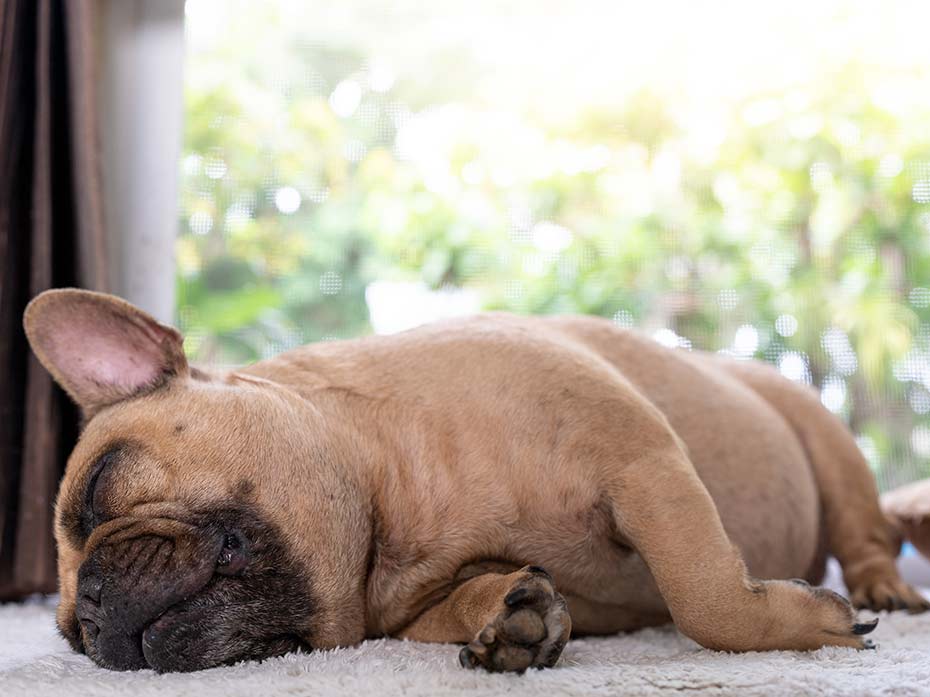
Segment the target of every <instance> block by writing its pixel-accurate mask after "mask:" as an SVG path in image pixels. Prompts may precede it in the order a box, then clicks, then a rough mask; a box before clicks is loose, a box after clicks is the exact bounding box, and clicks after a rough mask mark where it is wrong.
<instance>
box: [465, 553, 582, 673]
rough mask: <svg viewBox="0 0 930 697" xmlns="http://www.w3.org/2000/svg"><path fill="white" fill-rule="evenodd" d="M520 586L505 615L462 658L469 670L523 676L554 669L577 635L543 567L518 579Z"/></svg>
mask: <svg viewBox="0 0 930 697" xmlns="http://www.w3.org/2000/svg"><path fill="white" fill-rule="evenodd" d="M512 575H513V577H514V584H513V586H512V587H511V588H510V590H509V591H508V592H507V595H506V596H504V601H503V603H502V605H501V609H500V613H499V614H498V615H497V617H495V618H494V619H493V620H492V621H491V622H489V623H488V624H487V625H486V626H485V627H484V628H483V629H482V630H481V631H480V632H478V635H477V636H476V637H475V638H474V640H473V641H471V642H470V643H469V644H468V645H467V646H465V647H464V648H463V649H462V650H461V652H460V653H459V662H460V663H461V664H462V666H463V667H465V668H477V667H479V666H480V667H482V668H485V669H486V670H489V671H493V672H501V671H516V672H523V671H524V670H526V669H527V668H530V667H535V668H550V667H552V666H553V665H555V662H556V661H557V660H558V659H559V656H560V655H561V654H562V649H563V648H565V643H566V642H567V641H568V637H569V634H571V630H572V622H571V617H570V616H569V614H568V608H567V607H566V604H565V599H564V598H563V597H562V596H561V595H559V594H558V593H557V592H556V591H555V588H554V587H553V585H552V578H551V577H550V576H549V574H548V573H546V571H545V570H544V569H542V568H540V567H538V566H525V567H523V568H522V569H520V570H519V571H517V572H515V573H514V574H512Z"/></svg>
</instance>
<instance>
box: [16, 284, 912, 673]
mask: <svg viewBox="0 0 930 697" xmlns="http://www.w3.org/2000/svg"><path fill="white" fill-rule="evenodd" d="M24 324H25V329H26V332H27V335H28V337H29V341H30V343H31V346H32V348H33V350H34V352H35V354H36V356H37V357H38V359H39V360H40V361H41V363H42V364H43V365H44V366H45V367H46V368H47V369H48V370H49V371H50V372H51V374H52V375H53V376H54V378H55V380H56V381H57V382H58V383H59V384H60V385H61V386H62V387H63V388H64V389H65V390H66V391H67V393H68V394H69V395H70V396H71V397H72V398H73V399H74V401H75V402H76V403H77V404H78V405H79V406H80V407H81V409H82V411H83V414H84V417H85V425H84V427H83V430H82V433H81V436H80V440H79V442H78V443H77V445H76V447H75V448H74V451H73V453H72V454H71V456H70V459H69V461H68V464H67V469H66V472H65V476H64V479H63V481H62V484H61V489H60V492H59V494H58V498H57V502H56V509H55V514H56V523H55V536H56V540H57V543H58V555H59V559H58V566H59V577H60V581H59V583H60V604H59V607H58V610H57V623H58V627H59V629H60V631H61V633H62V634H63V635H64V636H65V637H66V638H67V640H68V641H69V642H70V644H71V645H72V646H73V647H74V649H75V650H77V651H84V652H86V654H87V655H88V656H89V657H90V658H91V659H93V660H94V661H95V662H96V663H98V664H99V665H101V666H103V667H106V668H112V669H117V670H131V669H140V668H149V667H150V668H153V669H155V670H156V671H190V670H197V669H202V668H208V667H211V666H216V665H220V664H227V663H231V662H235V661H240V660H244V659H261V658H265V657H269V656H274V655H278V654H282V653H285V652H288V651H292V650H298V649H325V648H329V647H336V646H346V645H352V644H356V643H358V642H360V641H362V640H363V639H365V638H366V637H380V636H393V637H406V638H408V639H412V640H417V641H428V642H449V643H457V644H463V645H464V646H463V647H462V648H461V649H460V650H459V653H458V657H459V660H460V662H461V664H462V665H463V666H464V667H466V668H473V667H483V668H485V669H488V670H492V671H523V670H525V669H527V668H529V667H532V666H535V667H545V666H552V665H554V664H555V663H556V661H557V660H558V658H559V655H560V653H561V652H562V649H563V647H564V646H565V643H566V641H567V640H568V639H569V636H570V635H576V636H577V635H591V634H610V633H615V632H622V631H627V630H633V629H636V628H640V627H645V626H651V625H658V624H662V623H666V622H670V621H671V622H674V623H675V625H677V627H678V629H679V630H680V631H681V632H683V633H684V634H685V635H687V636H689V637H691V638H692V639H694V640H695V641H696V642H698V643H699V644H700V645H702V646H704V647H707V648H710V649H716V650H724V651H758V650H772V649H788V650H802V651H803V650H812V649H817V648H819V647H822V646H842V647H850V648H853V649H862V648H869V647H870V646H872V644H871V642H869V641H868V640H867V639H865V638H864V636H863V635H865V634H867V633H868V632H870V631H871V630H872V629H873V628H874V626H875V621H872V622H859V621H858V620H857V615H856V611H855V609H854V608H870V609H872V610H882V609H887V610H892V609H899V608H906V609H908V610H911V611H921V610H926V609H927V608H928V603H927V601H926V600H925V599H924V598H923V597H922V596H921V595H920V594H919V593H917V592H916V591H915V590H914V589H912V588H911V587H909V586H908V585H907V584H905V583H904V582H902V580H901V578H900V577H899V576H898V572H897V570H896V567H895V556H896V554H897V552H898V550H897V548H896V545H897V543H898V539H897V538H896V536H895V535H894V533H893V530H892V527H891V525H890V524H889V522H888V521H887V520H886V518H885V517H884V516H883V514H882V512H881V510H880V508H879V499H878V492H877V489H876V485H875V482H874V480H873V478H872V475H871V473H870V471H869V468H868V466H867V464H866V462H865V460H864V459H863V457H862V455H861V454H860V452H859V450H858V449H857V447H856V444H855V441H854V440H853V438H852V436H851V435H850V433H849V432H848V431H847V430H846V428H845V427H844V426H843V425H842V423H841V422H840V421H839V420H838V419H837V418H836V417H834V416H833V415H832V414H831V413H830V412H829V411H827V410H826V409H825V408H823V407H822V406H821V404H820V402H819V400H818V397H817V395H816V393H814V392H813V391H811V390H809V389H808V388H805V387H803V386H799V385H797V384H794V383H792V382H790V381H788V380H786V379H784V378H782V377H781V376H780V375H779V374H778V373H777V372H776V371H775V370H773V369H772V368H770V367H768V366H765V365H763V364H760V363H755V362H752V361H736V360H730V359H727V358H724V357H721V356H718V355H715V354H709V353H702V352H700V351H685V350H681V349H674V350H673V349H668V348H665V347H663V346H661V345H659V344H657V343H656V342H654V341H652V340H651V339H649V338H647V337H645V336H642V335H640V334H638V333H636V332H633V331H626V330H622V329H620V328H618V327H616V326H615V325H614V324H613V323H611V322H609V321H606V320H602V319H595V318H587V317H538V318H534V317H518V316H512V315H507V314H485V315H478V316H475V317H471V318H467V319H455V320H448V321H442V322H437V323H435V324H431V325H428V326H425V327H421V328H418V329H414V330H411V331H407V332H403V333H400V334H395V335H392V336H373V337H369V338H364V339H359V340H351V341H334V342H325V343H319V344H313V345H309V346H305V347H303V348H298V349H295V350H291V351H287V352H285V353H283V354H281V355H279V356H277V357H275V358H272V359H270V360H263V361H260V362H258V363H255V364H253V365H250V366H248V367H244V368H240V369H236V370H231V371H228V372H210V371H206V370H201V369H198V368H195V367H192V366H190V365H189V364H188V362H187V360H186V358H185V355H184V350H183V346H182V337H181V335H180V334H179V333H178V331H177V330H175V329H173V328H171V327H168V326H164V325H162V324H160V323H158V322H157V321H156V320H154V319H153V318H152V317H150V316H149V315H147V314H145V313H144V312H142V311H141V310H139V309H137V308H136V307H134V306H132V305H130V304H129V303H127V302H125V301H123V300H121V299H119V298H116V297H113V296H109V295H103V294H98V293H93V292H88V291H82V290H74V289H63V290H51V291H47V292H45V293H42V294H41V295H39V296H38V297H36V298H35V299H34V300H33V301H32V302H31V303H30V305H29V307H28V308H27V310H26V313H25V318H24ZM828 554H832V555H834V556H835V557H836V558H837V559H838V560H839V562H840V564H841V565H842V567H843V571H844V577H845V582H846V584H847V586H848V588H849V591H850V595H851V602H849V601H847V600H846V599H844V598H843V597H841V596H839V595H837V594H835V593H833V592H830V591H828V590H824V589H821V588H817V587H815V586H814V585H812V584H816V583H818V582H819V581H820V580H821V578H822V576H823V574H824V567H825V561H826V559H827V556H828Z"/></svg>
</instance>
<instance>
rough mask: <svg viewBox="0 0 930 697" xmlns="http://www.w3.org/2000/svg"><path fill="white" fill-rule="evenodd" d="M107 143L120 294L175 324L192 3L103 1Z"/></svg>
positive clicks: (111, 240)
mask: <svg viewBox="0 0 930 697" xmlns="http://www.w3.org/2000/svg"><path fill="white" fill-rule="evenodd" d="M99 20H100V21H99V23H98V30H99V39H100V43H99V46H100V51H101V55H100V62H99V65H100V89H99V92H98V94H99V98H100V118H101V129H100V143H101V148H102V153H101V155H102V163H103V188H104V213H105V222H106V229H107V237H108V247H109V253H110V264H111V267H110V278H111V279H112V282H113V291H114V292H115V293H117V294H118V295H121V296H122V297H124V298H126V299H127V300H129V301H130V302H132V303H134V304H136V305H138V306H139V307H141V308H143V309H144V310H146V311H147V312H149V313H151V314H152V315H154V316H155V317H156V318H158V319H159V320H161V321H163V322H173V321H174V288H175V285H174V283H175V281H174V277H175V263H174V241H175V235H176V232H177V223H178V159H179V155H180V149H181V138H182V131H181V129H182V119H183V109H184V102H183V65H184V0H100V15H99Z"/></svg>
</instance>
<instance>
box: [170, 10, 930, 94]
mask: <svg viewBox="0 0 930 697" xmlns="http://www.w3.org/2000/svg"><path fill="white" fill-rule="evenodd" d="M269 7H271V8H276V11H277V12H278V13H280V14H279V17H280V25H279V26H281V27H284V28H285V31H287V32H289V33H296V34H298V35H301V36H302V37H306V39H307V40H309V41H321V42H325V43H328V44H332V45H336V46H338V45H340V44H345V45H354V46H364V47H367V48H368V50H369V51H370V52H371V54H372V55H374V56H377V57H379V58H380V60H382V61H383V62H384V63H386V64H388V65H390V66H391V68H392V69H394V70H396V72H398V73H403V74H407V75H410V74H415V71H416V69H417V66H418V65H422V64H423V61H427V60H429V59H430V57H431V56H435V55H437V52H440V51H443V50H445V49H448V48H450V47H463V48H464V49H465V51H466V52H467V53H468V54H470V55H471V56H472V58H473V60H474V61H475V62H476V63H477V64H478V65H479V66H480V67H481V71H482V80H481V88H480V90H481V95H478V96H480V97H481V98H483V99H486V100H490V101H492V102H493V103H496V104H499V105H501V106H503V107H504V108H506V107H507V106H509V105H510V104H508V103H519V104H522V105H523V106H526V105H527V104H533V103H534V102H544V103H545V106H546V108H547V109H556V110H557V109H559V108H562V109H564V110H566V111H573V110H574V109H575V108H576V106H577V103H579V102H583V103H586V104H597V103H599V102H605V101H606V102H613V101H617V100H622V99H623V97H624V96H625V95H627V94H628V93H629V92H631V91H634V90H636V89H639V88H641V87H643V86H649V87H650V88H652V89H654V90H656V91H658V92H662V93H667V94H673V95H677V96H678V97H679V98H681V99H684V100H704V101H706V100H725V101H726V100H730V99H740V98H742V97H745V96H746V95H748V94H756V93H759V92H769V91H780V90H784V89H786V88H788V87H790V86H793V85H797V84H799V83H803V82H805V81H808V80H809V79H810V78H811V77H812V76H818V75H829V74H831V72H832V71H834V70H836V69H837V68H838V67H840V66H842V65H844V64H847V63H849V62H850V61H857V62H858V63H859V64H860V65H863V66H864V67H868V68H872V69H875V72H877V73H878V74H880V76H882V79H881V81H882V82H885V83H888V84H887V89H886V92H887V91H889V90H891V91H893V90H894V88H895V83H896V77H895V75H896V74H897V73H898V72H900V71H907V72H911V73H917V74H918V75H920V76H922V77H924V78H927V80H928V82H927V84H928V87H930V2H927V1H926V0H923V1H921V0H906V1H905V0H898V1H894V0H891V1H881V0H869V1H867V2H863V1H861V0H780V1H779V2H770V1H765V2H760V1H759V0H742V1H739V2H722V1H712V0H711V1H704V2H683V1H681V0H677V1H676V0H653V1H651V2H625V1H617V0H613V1H611V0H574V1H573V2H565V1H564V0H511V1H510V2H506V3H502V2H499V0H493V1H492V0H433V1H432V2H429V3H425V2H422V0H393V1H392V2H384V1H381V2H375V1H373V0H355V1H352V0H315V1H314V2H305V0H277V1H276V2H263V3H254V2H251V3H250V2H248V0H232V1H229V0H188V9H187V17H188V30H189V38H190V41H191V49H192V50H194V51H196V50H199V49H203V48H209V46H210V45H211V44H212V43H213V42H214V41H215V40H217V39H219V38H220V37H222V36H223V34H224V32H228V31H230V30H234V27H235V25H236V23H237V22H238V23H239V26H240V28H241V27H242V26H243V25H244V26H245V28H246V29H247V31H248V32H249V33H248V37H249V39H248V40H250V41H253V42H255V43H256V44H260V43H261V42H267V41H271V42H275V41H276V40H278V39H280V35H279V33H278V31H279V30H272V29H273V27H272V26H269V27H268V29H269V31H267V32H265V31H263V30H262V27H261V26H260V25H261V22H262V19H263V16H264V17H265V18H268V17H269V16H270V15H269V13H268V8H269ZM266 21H267V19H266ZM913 78H914V75H911V76H910V77H909V80H908V81H907V82H908V84H909V85H913V82H912V81H913ZM451 79H454V76H451ZM870 89H871V88H870ZM901 91H904V90H903V89H902V90H901ZM909 91H910V92H912V93H913V91H914V90H913V89H910V90H909ZM553 93H556V94H558V96H559V99H552V96H553ZM927 94H930V89H928V90H926V91H925V93H923V94H919V95H918V94H911V95H910V97H908V96H907V95H897V96H893V97H892V98H894V99H897V100H898V101H901V104H900V107H901V108H906V107H907V104H906V102H907V101H908V100H909V99H920V100H924V101H925V100H927V99H928V97H927ZM474 96H476V95H473V94H472V95H468V96H467V97H468V98H473V97H474ZM886 96H887V95H886ZM902 100H903V101H902Z"/></svg>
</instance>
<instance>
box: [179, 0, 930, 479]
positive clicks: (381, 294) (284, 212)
mask: <svg viewBox="0 0 930 697" xmlns="http://www.w3.org/2000/svg"><path fill="white" fill-rule="evenodd" d="M184 21H185V42H186V44H185V45H186V49H185V50H186V54H185V64H184V125H183V148H182V153H181V158H180V163H179V165H178V166H179V168H180V175H179V176H180V194H179V198H180V205H179V215H180V227H179V236H178V239H177V241H176V247H175V253H176V260H177V287H176V290H177V322H178V324H179V326H180V328H181V329H182V331H183V332H184V334H185V336H186V348H187V350H188V352H189V354H190V355H191V356H192V357H193V358H194V359H195V360H199V361H201V362H206V363H214V364H231V363H239V362H245V361H252V360H256V359H260V358H263V357H267V356H271V355H274V354H276V353H278V352H280V351H283V350H286V349H289V348H292V347H294V346H297V345H300V344H303V343H306V342H310V341H321V340H323V341H325V340H332V339H341V338H349V337H355V336H359V335H364V334H368V333H371V332H378V333H390V332H395V331H400V330H403V329H406V328H409V327H412V326H416V325H417V324H420V323H423V322H426V321H429V320H432V319H436V318H439V317H444V316H450V315H457V314H466V313H472V312H476V311H480V310H492V309H494V310H508V311H512V312H518V313H533V314H548V313H585V314H593V315H600V316H603V317H607V318H611V319H612V320H613V321H614V322H616V323H617V324H618V325H620V326H623V327H638V328H640V329H641V330H643V331H645V332H647V333H649V334H651V335H652V336H653V337H654V338H655V340H656V341H658V342H661V343H663V344H666V345H669V346H677V347H680V349H681V350H695V349H705V350H711V351H720V352H724V353H727V354H730V355H732V356H735V357H737V358H741V359H749V358H757V359H761V360H765V361H768V362H770V363H773V364H775V365H776V366H777V367H778V369H779V370H780V371H781V372H782V374H784V375H785V376H786V377H788V378H790V379H792V380H796V381H800V382H805V383H809V384H811V385H813V386H814V387H815V388H816V389H818V390H819V391H820V395H821V400H822V402H823V404H824V405H825V406H826V407H827V408H828V409H830V410H831V411H833V412H835V413H837V414H838V415H839V416H840V417H841V418H843V419H845V420H846V421H847V422H848V423H849V424H850V426H851V427H852V429H853V430H854V431H855V432H856V434H857V436H858V442H859V445H860V447H861V448H862V450H863V452H864V453H865V455H866V456H867V458H868V460H869V462H870V463H871V465H872V467H873V469H874V470H875V472H876V474H877V476H878V479H879V481H880V483H881V486H882V487H883V488H891V487H893V486H895V485H898V484H900V483H903V482H906V481H910V480H914V479H919V478H922V477H927V476H930V99H928V97H927V94H928V87H930V42H928V41H927V35H926V32H927V27H928V26H930V7H928V5H927V3H918V2H889V3H882V4H881V6H880V7H879V6H878V5H876V3H874V2H871V1H870V2H849V1H846V2H841V1H834V0H820V1H818V2H797V1H795V0H788V1H787V2H781V3H777V4H772V3H761V2H713V3H680V2H653V3H625V2H619V3H618V2H600V1H595V0H579V1H577V2H573V3H564V2H551V1H550V0H544V1H541V0H535V1H534V2H510V3H506V4H501V3H497V2H485V1H484V0H478V1H476V0H469V1H468V2H464V1H459V0H442V1H437V2H432V3H429V4H424V3H421V2H411V1H407V0H401V1H398V2H392V3H390V4H385V3H382V2H374V1H372V0H340V1H339V2H330V1H317V2H313V3H305V2H298V1H296V0H274V1H272V2H262V3H255V2H247V1H242V0H237V1H230V0H187V2H186V5H185V20H184Z"/></svg>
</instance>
